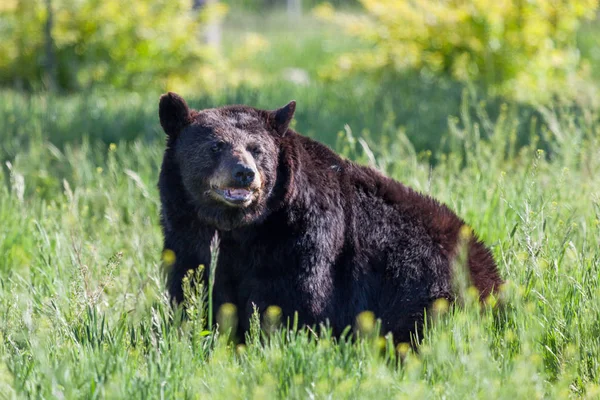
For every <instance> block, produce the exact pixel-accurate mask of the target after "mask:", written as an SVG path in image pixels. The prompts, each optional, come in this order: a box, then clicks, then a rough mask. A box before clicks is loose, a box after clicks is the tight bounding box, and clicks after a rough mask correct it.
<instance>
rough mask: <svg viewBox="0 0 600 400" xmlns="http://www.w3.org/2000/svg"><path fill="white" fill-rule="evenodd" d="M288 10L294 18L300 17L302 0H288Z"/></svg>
mask: <svg viewBox="0 0 600 400" xmlns="http://www.w3.org/2000/svg"><path fill="white" fill-rule="evenodd" d="M286 2H287V12H288V15H289V16H290V17H292V18H298V17H299V16H300V15H301V14H302V0H286Z"/></svg>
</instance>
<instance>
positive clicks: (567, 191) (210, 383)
mask: <svg viewBox="0 0 600 400" xmlns="http://www.w3.org/2000/svg"><path fill="white" fill-rule="evenodd" d="M306 95H307V96H308V92H307V93H306ZM1 96H2V101H0V121H2V122H1V126H0V129H1V137H2V144H1V150H0V160H1V161H2V169H0V174H1V175H2V178H0V183H1V184H0V221H1V228H0V397H2V398H215V399H220V398H222V399H231V398H257V399H262V398H273V397H291V398H366V397H370V398H452V399H464V398H508V399H515V398H561V399H562V398H566V397H568V396H574V397H578V396H583V397H587V398H597V397H598V396H600V374H599V372H598V371H600V339H599V338H600V282H599V276H600V252H599V251H598V246H599V243H600V189H599V188H600V175H599V174H598V171H600V157H599V155H600V135H599V134H598V128H597V126H598V116H597V115H596V114H595V113H593V112H591V111H589V112H587V111H586V112H584V113H580V114H579V115H578V116H575V115H573V114H571V113H570V112H569V111H565V110H562V109H560V108H557V109H555V110H546V111H544V112H543V113H542V115H543V120H540V121H538V123H537V127H532V132H534V134H533V135H532V137H531V138H530V141H529V144H527V145H525V146H519V145H518V143H517V141H516V135H517V130H518V127H519V126H523V125H524V124H527V123H529V122H528V121H523V120H519V116H518V115H516V114H515V113H514V112H511V110H508V109H503V108H500V111H499V113H498V114H499V117H498V118H494V120H491V119H490V118H489V117H487V116H486V114H485V112H484V110H483V109H482V108H480V107H478V106H477V105H476V104H475V105H472V106H469V104H466V103H465V104H464V105H463V107H462V112H460V109H459V113H457V114H455V115H457V118H450V120H449V121H450V125H449V128H446V131H447V132H448V134H447V135H445V137H444V140H445V143H446V144H447V146H448V152H445V153H434V154H433V155H431V154H430V153H427V152H422V151H418V150H416V149H415V147H414V146H413V145H412V144H411V142H410V140H408V139H407V136H406V135H405V134H404V133H403V131H402V130H401V129H398V128H397V127H395V128H393V129H392V128H387V129H388V130H387V131H385V130H383V131H382V132H383V133H382V134H381V136H380V140H379V141H378V142H376V143H379V146H375V147H373V146H372V145H371V146H370V145H369V143H368V142H366V141H363V140H361V135H360V130H358V131H357V130H356V129H355V130H354V132H352V130H351V129H347V130H346V131H344V133H343V134H340V135H339V136H337V135H336V136H333V137H327V136H324V137H325V138H326V139H327V140H328V141H329V142H337V148H338V150H339V151H341V152H342V153H343V154H345V155H346V156H348V157H352V158H354V159H357V160H359V161H360V162H362V163H367V164H369V163H370V164H373V165H375V166H376V167H378V168H380V169H381V170H383V171H385V173H387V174H388V175H390V176H393V177H394V178H396V179H399V180H401V181H403V182H404V183H406V184H408V185H410V186H412V187H414V188H416V189H418V190H420V191H422V192H424V193H428V194H431V195H434V196H435V197H437V198H439V199H440V200H443V201H444V202H446V203H447V204H448V205H450V206H451V207H452V208H453V209H454V210H455V211H456V212H457V213H458V214H459V215H461V216H463V217H464V218H465V219H466V220H467V221H468V223H469V224H471V225H472V226H473V227H474V229H475V230H476V231H477V232H478V233H479V234H480V235H481V237H482V238H483V239H484V240H485V241H486V242H487V243H488V244H489V245H490V246H491V248H492V250H493V253H494V256H495V258H496V260H497V261H498V264H499V268H500V271H501V273H502V275H503V276H504V277H505V278H506V279H507V280H508V284H507V286H506V288H505V290H504V291H503V293H502V297H503V298H504V299H503V301H505V302H506V304H507V306H506V307H505V308H504V309H503V311H502V312H501V313H497V312H496V313H495V312H490V310H489V309H487V310H485V309H484V310H483V311H481V310H480V307H479V305H478V304H477V302H475V301H474V300H473V299H472V298H471V297H470V294H469V291H467V292H466V293H463V297H464V300H463V305H462V306H461V307H457V308H450V309H447V308H446V307H445V305H444V304H438V305H437V306H436V307H435V312H434V313H435V315H433V316H432V317H433V318H432V320H433V323H431V324H429V325H428V328H427V329H426V331H425V335H424V339H423V343H422V346H421V347H420V350H419V352H418V353H414V352H413V351H412V350H410V349H409V348H407V347H404V346H401V347H400V348H398V349H395V348H394V347H393V346H391V345H390V343H389V342H386V340H384V339H378V335H377V334H376V333H374V332H372V329H376V328H374V327H373V326H375V325H374V324H372V321H371V323H366V324H363V327H362V329H363V330H366V332H363V336H365V339H364V340H361V341H358V342H356V343H352V342H351V341H349V340H348V339H342V340H336V339H334V338H332V337H331V335H330V333H329V331H328V330H327V329H325V328H319V327H315V328H314V329H312V330H292V331H277V332H275V333H273V334H271V336H270V337H269V339H263V340H261V338H260V330H259V329H258V328H257V324H258V321H254V324H253V329H252V332H251V337H250V338H249V340H248V342H247V343H248V344H247V346H245V347H235V346H233V345H231V344H228V342H227V341H226V340H223V339H222V338H218V337H217V336H215V334H214V333H213V332H210V328H209V327H208V326H207V324H206V314H205V313H204V312H203V311H202V305H203V303H202V302H198V301H196V302H195V303H194V302H192V303H190V304H192V305H194V306H195V307H196V308H195V309H191V308H188V310H187V313H188V316H187V318H182V311H181V310H179V311H178V312H173V310H172V309H171V307H170V306H169V304H168V300H167V298H166V295H165V291H164V283H163V278H162V274H161V261H160V254H161V234H160V229H159V222H158V210H159V201H158V195H157V190H156V188H155V184H156V181H157V176H158V172H159V168H160V162H161V157H162V151H163V143H162V140H148V138H151V137H155V136H156V137H160V135H161V134H160V133H159V128H158V121H156V118H155V117H154V116H153V115H154V110H155V103H156V99H155V98H154V97H151V98H145V97H144V98H142V97H140V96H137V95H122V96H110V97H109V98H107V100H106V102H105V103H103V102H102V100H101V99H102V98H101V97H90V98H86V97H85V96H75V97H73V98H66V99H60V101H53V100H51V99H48V98H44V97H32V98H24V97H15V96H13V95H12V94H10V93H3V94H2V95H1ZM282 96H283V95H282ZM281 100H283V99H281ZM271 101H272V99H267V98H261V97H258V98H257V102H256V103H258V105H265V103H267V102H268V103H269V105H271ZM322 101H323V104H322V113H324V114H325V113H329V112H331V110H332V109H335V108H336V107H337V106H338V105H336V104H335V103H334V104H333V105H332V107H327V103H326V99H323V100H322ZM350 101H352V100H350ZM273 102H274V103H277V102H279V99H276V100H273ZM199 103H200V102H199V101H196V105H198V104H199ZM275 105H276V104H272V106H275ZM302 107H303V106H302V103H300V104H299V118H298V122H297V125H298V126H300V127H301V128H303V127H304V124H306V125H308V124H309V122H308V120H307V119H305V118H307V117H306V114H305V113H307V111H304V112H303V111H302ZM372 110H373V111H374V110H375V109H372ZM379 115H381V114H379ZM473 115H475V118H473ZM340 118H341V117H340ZM374 118H375V116H374ZM302 121H305V122H302ZM311 121H312V122H311V123H312V124H314V125H312V126H313V129H314V132H323V131H324V130H326V129H328V128H323V126H325V127H326V126H327V122H326V121H327V118H325V117H323V118H322V119H320V118H317V119H312V120H311ZM315 121H316V122H315ZM324 121H325V122H324ZM321 123H322V125H323V126H322V125H321ZM340 124H341V121H340ZM352 127H353V125H352V124H350V128H352ZM342 129H343V125H342V128H340V127H336V128H335V129H332V130H333V131H334V132H337V131H338V130H342ZM377 129H379V128H377ZM373 130H375V128H374V129H373ZM535 132H541V133H542V137H537V136H536V134H535ZM138 133H141V136H140V137H138V138H135V139H134V138H133V137H134V136H135V135H136V134H138ZM374 133H375V132H374ZM377 133H380V132H377ZM61 135H64V137H63V139H62V140H61ZM129 135H131V136H129ZM315 136H317V137H320V136H318V135H317V134H316V133H315ZM100 138H102V139H103V140H100ZM74 139H75V140H74ZM125 139H128V140H125ZM541 140H544V142H545V151H541V150H539V147H540V144H539V143H540V141H541ZM106 141H109V142H113V144H112V145H107V143H106ZM432 161H435V167H432V166H431V165H432ZM207 267H208V266H207ZM194 310H195V311H194ZM367 322H369V321H368V318H367Z"/></svg>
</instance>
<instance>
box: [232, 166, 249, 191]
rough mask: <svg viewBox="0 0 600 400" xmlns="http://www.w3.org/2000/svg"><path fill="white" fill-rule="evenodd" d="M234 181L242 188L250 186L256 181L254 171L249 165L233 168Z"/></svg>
mask: <svg viewBox="0 0 600 400" xmlns="http://www.w3.org/2000/svg"><path fill="white" fill-rule="evenodd" d="M233 179H234V181H235V182H236V183H238V184H239V185H242V186H248V185H250V184H251V183H252V181H253V180H254V170H253V169H252V168H250V167H249V166H247V165H244V164H237V165H236V166H235V167H234V168H233Z"/></svg>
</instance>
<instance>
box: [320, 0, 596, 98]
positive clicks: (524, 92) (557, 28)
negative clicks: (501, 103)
mask: <svg viewBox="0 0 600 400" xmlns="http://www.w3.org/2000/svg"><path fill="white" fill-rule="evenodd" d="M361 3H362V4H363V6H364V8H365V11H366V15H365V14H349V13H341V12H336V11H335V10H334V9H333V7H332V6H331V5H328V4H324V5H322V6H319V7H317V8H316V9H315V13H316V14H317V15H318V16H319V17H321V18H324V19H326V20H329V21H334V22H337V23H339V24H340V25H341V26H343V27H344V28H345V30H346V31H347V32H348V33H349V34H350V35H353V36H355V37H358V38H360V39H362V40H363V41H365V42H366V43H367V44H369V45H370V46H369V47H368V48H367V49H365V50H363V51H355V52H352V53H348V54H345V55H343V56H341V57H340V58H339V59H338V61H337V63H336V65H335V66H333V67H332V68H327V69H326V70H325V71H324V72H323V76H324V77H325V78H338V79H339V78H344V77H346V76H347V75H348V74H351V73H356V72H368V73H374V74H375V76H376V77H381V76H382V75H386V74H387V75H389V74H392V75H394V74H399V73H401V72H403V71H407V70H416V71H418V72H419V73H421V74H425V75H431V76H446V77H451V78H453V79H456V80H458V81H462V82H475V83H476V84H479V85H482V86H483V87H484V88H485V89H486V90H487V91H488V93H489V94H491V95H502V96H506V97H507V98H511V99H515V100H518V101H525V102H531V103H539V102H546V101H548V100H549V99H551V98H552V97H553V96H554V95H556V94H561V95H563V94H566V95H571V96H572V95H575V94H576V92H577V90H578V89H580V88H582V87H583V86H585V85H586V84H587V83H584V80H583V79H582V78H583V77H584V76H585V75H586V74H587V73H589V68H586V65H585V63H582V62H581V57H580V52H579V50H578V48H577V46H576V38H577V30H578V28H579V26H580V24H581V22H582V20H585V19H591V18H593V17H595V12H596V10H597V7H598V2H597V1H596V0H531V1H523V0H519V1H512V0H470V1H462V0H444V1H427V2H425V1H412V0H361Z"/></svg>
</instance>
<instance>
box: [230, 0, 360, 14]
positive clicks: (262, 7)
mask: <svg viewBox="0 0 600 400" xmlns="http://www.w3.org/2000/svg"><path fill="white" fill-rule="evenodd" d="M222 1H223V3H225V4H227V5H228V6H230V7H231V9H233V10H244V11H254V12H265V11H272V10H273V9H283V8H285V7H286V6H287V4H288V0H222ZM299 1H300V3H301V6H302V8H303V9H305V10H310V9H311V8H312V7H316V6H318V5H319V4H321V3H322V2H323V0H299ZM329 3H330V4H332V5H333V6H334V7H344V8H357V7H358V6H360V2H359V0H329Z"/></svg>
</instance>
